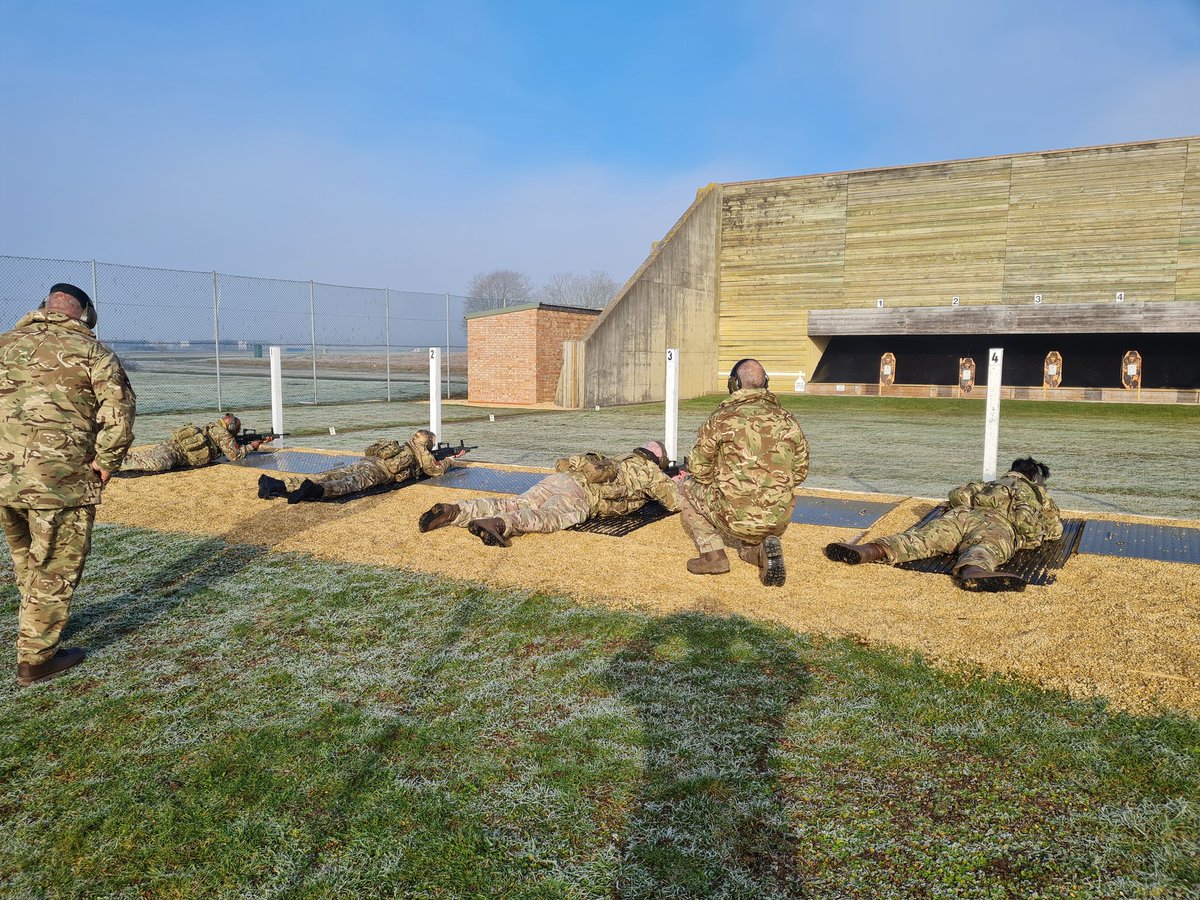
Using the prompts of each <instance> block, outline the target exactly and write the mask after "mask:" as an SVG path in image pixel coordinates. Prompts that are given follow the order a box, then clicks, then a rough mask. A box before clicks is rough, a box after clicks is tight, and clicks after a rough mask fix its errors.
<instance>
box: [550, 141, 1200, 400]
mask: <svg viewBox="0 0 1200 900" xmlns="http://www.w3.org/2000/svg"><path fill="white" fill-rule="evenodd" d="M714 218H715V222H714V221H713V220H714ZM698 236H699V237H700V238H702V239H703V240H713V241H715V246H714V247H712V248H711V249H706V247H705V248H701V250H700V251H697V250H696V249H695V246H694V245H696V242H697V238H698ZM678 240H686V241H688V242H690V244H689V248H690V250H689V252H688V253H686V254H683V256H682V258H683V263H682V265H681V264H679V263H675V264H673V265H672V266H670V267H664V266H663V265H657V266H656V265H655V262H656V260H657V259H658V257H660V256H662V255H663V254H670V253H671V252H672V251H673V249H674V248H673V247H672V242H673V241H678ZM675 255H676V256H679V254H678V253H677V252H676V254H675ZM664 269H668V272H667V277H663V276H662V272H663V270H664ZM648 272H651V273H657V274H656V275H655V277H654V287H655V288H656V290H654V291H649V290H647V285H644V284H642V283H641V282H642V280H643V279H644V278H645V277H646V273H648ZM672 279H674V280H677V281H678V282H679V283H680V285H681V287H686V293H684V292H682V291H680V292H674V291H673V290H672ZM698 290H699V291H700V293H698ZM622 304H626V305H628V306H629V307H631V308H633V307H636V308H637V311H638V312H637V315H634V314H633V313H632V309H624V308H622ZM676 306H679V307H680V308H681V309H684V310H686V316H687V318H688V319H689V321H692V322H701V321H706V317H711V321H712V322H713V323H715V328H712V329H703V331H705V332H706V333H708V334H711V333H714V332H715V336H716V339H715V347H714V346H711V345H709V346H708V347H706V348H703V350H701V349H700V348H697V349H696V350H695V352H693V353H691V354H690V357H691V364H692V370H691V371H689V369H688V366H689V354H686V353H682V354H681V365H682V366H683V369H684V377H683V379H682V382H683V383H684V384H686V385H688V386H689V387H688V388H685V390H684V392H683V393H684V396H688V395H694V394H696V393H702V392H703V391H705V390H717V389H719V386H720V384H721V383H722V381H723V379H724V375H725V374H726V373H727V372H728V369H729V367H730V365H732V363H733V362H734V361H735V360H737V359H739V358H741V357H744V356H756V357H758V358H759V359H760V360H762V361H763V363H764V365H765V366H766V368H767V370H768V371H769V372H771V373H772V375H774V376H775V384H776V385H778V386H780V387H783V386H784V385H785V384H790V381H791V380H792V379H795V378H796V376H797V374H798V373H800V372H804V373H805V375H806V378H807V379H812V378H814V376H815V377H816V378H817V380H818V381H820V378H821V366H822V360H823V357H825V355H826V353H827V352H829V353H830V354H831V355H832V356H837V357H838V358H839V359H841V360H842V362H844V361H845V360H844V359H842V357H844V355H845V354H847V353H850V352H852V350H853V348H854V347H855V346H856V345H857V344H861V345H862V346H864V347H865V346H867V344H868V343H869V344H870V346H871V347H872V348H874V347H876V346H878V342H877V341H875V342H862V341H858V340H857V339H859V338H866V337H875V338H879V337H880V336H893V337H894V339H895V340H896V342H897V346H898V347H900V348H903V347H904V346H905V342H906V341H913V340H916V339H921V340H922V341H923V343H922V346H923V347H925V349H926V351H928V350H929V348H930V347H931V346H934V347H936V346H937V341H934V342H933V343H932V344H930V341H929V339H930V338H936V337H938V336H943V337H945V341H944V342H943V343H944V348H945V353H946V355H947V356H949V355H953V353H954V350H953V348H954V346H955V341H954V340H953V339H951V337H950V336H953V335H973V336H975V337H977V338H983V337H985V336H986V337H989V338H992V339H999V338H1003V337H1006V336H1016V335H1047V336H1050V335H1053V336H1056V338H1059V339H1060V343H1061V342H1062V341H1063V340H1066V341H1068V343H1069V344H1070V343H1071V342H1073V344H1072V345H1071V351H1070V353H1068V354H1067V359H1068V362H1067V366H1066V371H1067V372H1068V373H1070V372H1071V371H1072V370H1071V362H1070V360H1071V359H1072V358H1075V359H1078V358H1080V354H1081V353H1086V352H1087V351H1088V349H1089V347H1090V344H1089V340H1088V337H1087V336H1088V335H1094V334H1107V335H1114V334H1128V335H1137V334H1149V333H1154V334H1157V335H1159V336H1160V338H1159V344H1158V346H1161V347H1163V348H1166V349H1165V351H1164V352H1167V353H1174V354H1175V355H1176V356H1178V357H1180V359H1175V361H1174V363H1173V365H1172V366H1170V367H1168V369H1164V370H1162V373H1160V375H1161V378H1163V379H1167V380H1170V379H1174V380H1177V381H1179V380H1181V379H1182V381H1181V383H1180V384H1178V385H1174V386H1177V387H1192V388H1200V369H1197V370H1196V371H1195V372H1190V373H1189V372H1188V371H1186V369H1187V366H1186V362H1185V361H1183V360H1182V357H1183V356H1185V355H1187V354H1188V353H1192V351H1190V350H1185V349H1184V345H1185V343H1186V344H1187V345H1188V346H1190V345H1191V344H1193V343H1194V340H1195V338H1196V336H1197V333H1198V332H1200V137H1191V138H1177V139H1169V140H1159V141H1146V142H1140V143H1131V144H1119V145H1109V146H1103V147H1089V148H1083V149H1075V150H1063V151H1050V152H1041V153H1025V154H1017V155H1011V156H1000V157H992V158H986V159H971V160H961V161H954V162H940V163H931V164H922V165H911V166H902V167H896V168H886V169H871V170H863V171H855V172H842V173H836V174H822V175H812V176H804V177H797V178H781V179H771V180H763V181H745V182H736V183H729V184H722V185H711V186H709V187H708V188H705V189H704V190H703V191H702V192H701V194H700V195H699V196H698V198H697V201H696V203H695V204H693V205H692V207H691V208H690V209H689V210H688V211H687V212H686V213H685V214H684V216H683V218H681V220H680V222H679V223H677V224H676V225H675V227H674V228H672V230H671V232H670V234H668V236H667V238H666V239H664V241H662V242H659V243H658V244H656V246H655V248H654V249H653V250H652V251H651V255H650V258H649V259H648V260H647V263H646V264H644V265H643V266H642V267H641V269H639V273H638V274H637V275H635V276H634V278H632V279H631V280H630V282H629V284H627V285H626V286H625V288H624V290H623V291H622V293H621V294H620V295H618V297H617V299H616V300H614V301H613V304H611V305H610V307H609V310H608V311H606V313H605V316H603V317H601V319H600V320H599V321H598V322H597V323H595V324H594V325H593V326H592V328H591V329H590V330H589V331H588V333H587V334H585V335H584V337H583V338H582V339H581V341H580V342H579V343H578V345H577V346H576V348H575V354H574V356H575V359H574V363H573V365H574V366H575V367H576V374H575V375H574V376H573V377H574V378H575V379H576V380H577V381H579V382H581V388H582V389H581V391H579V393H580V400H581V401H582V403H581V405H587V404H590V403H593V402H600V400H599V398H601V397H603V398H604V402H614V398H616V397H618V396H627V397H628V399H629V400H630V401H632V400H644V399H647V398H648V396H649V395H652V394H654V393H655V389H656V388H657V387H658V384H661V373H660V374H659V375H658V376H657V377H656V376H654V375H653V374H651V373H647V375H646V376H645V383H643V384H630V383H628V382H630V381H631V380H633V381H636V380H637V379H636V377H635V378H633V379H631V378H630V375H629V373H628V371H627V370H626V372H625V375H624V381H625V382H626V383H625V384H610V383H609V381H610V380H611V379H609V378H607V376H606V373H608V372H612V371H614V370H615V368H618V367H616V366H615V365H614V363H615V360H610V359H607V355H608V354H609V353H611V350H610V349H608V348H612V347H619V346H622V345H625V346H630V345H634V344H636V345H637V346H638V347H639V348H641V347H642V344H644V343H645V341H644V339H640V340H638V341H633V339H632V338H633V336H627V337H628V338H629V343H627V342H626V341H625V340H624V339H623V338H622V336H620V335H617V334H614V333H609V332H613V331H615V330H618V329H619V325H618V323H619V322H622V321H625V322H628V321H634V320H636V321H643V322H644V321H647V320H651V321H658V320H662V321H666V322H670V321H671V319H672V317H673V316H675V315H676V311H675V308H676ZM656 330H657V331H658V332H659V333H660V334H669V333H670V332H671V330H672V329H671V328H670V327H669V325H668V326H667V327H666V328H658V329H656ZM1170 335H1174V336H1176V337H1177V338H1178V340H1177V341H1176V342H1175V343H1172V342H1171V340H1169V339H1168V338H1166V337H1163V336H1170ZM1067 336H1074V337H1073V338H1070V337H1067ZM1185 336H1186V340H1185ZM1017 343H1021V342H1017V341H1015V340H1014V345H1015V344H1017ZM1021 345H1022V346H1026V345H1027V346H1028V348H1029V349H1028V351H1027V352H1028V353H1031V354H1032V353H1037V352H1043V353H1044V351H1040V350H1038V348H1039V347H1040V346H1041V345H1040V344H1039V343H1038V342H1037V341H1024V342H1023V343H1021ZM665 346H667V345H666V344H664V346H663V347H662V348H657V347H656V348H645V349H648V350H649V351H650V352H651V353H653V352H655V351H658V350H661V349H665ZM914 346H915V345H914ZM602 348H604V349H602ZM1130 349H1135V348H1133V347H1131V348H1130ZM593 351H596V352H593ZM872 352H873V351H872ZM895 352H896V353H897V356H898V357H900V360H901V362H900V367H899V372H900V374H901V375H904V374H905V366H904V356H903V354H902V352H901V350H896V351H895ZM1023 352H1024V351H1023ZM1105 352H1107V351H1105ZM1192 355H1193V356H1194V355H1195V354H1194V353H1192ZM593 357H594V358H593ZM877 361H878V358H877V357H876V358H875V362H877ZM825 362H826V364H827V366H826V367H827V368H828V366H829V365H832V364H833V363H832V362H831V360H829V359H826V360H825ZM1147 366H1148V369H1147V371H1148V373H1149V371H1150V369H1149V363H1148V364H1147ZM696 367H704V370H697V369H696ZM651 368H653V367H651ZM1076 371H1078V369H1076ZM1168 371H1169V373H1170V374H1167V372H1168ZM1113 372H1114V377H1115V373H1116V372H1117V365H1116V363H1114V364H1113ZM908 374H909V375H913V374H914V373H913V372H912V370H911V368H910V370H909V373H908ZM915 374H918V375H920V373H915ZM922 377H923V376H922ZM940 377H941V376H939V378H940ZM946 377H947V378H949V375H948V374H947V376H946ZM937 380H938V379H937V378H934V379H931V380H930V381H929V383H936V382H937ZM949 380H950V381H951V383H952V379H949ZM1188 381H1196V382H1197V383H1196V384H1190V383H1189V384H1184V383H1182V382H1188ZM655 382H657V383H655ZM697 385H701V387H699V388H697V387H696V386H697ZM1162 386H1164V387H1171V386H1172V385H1169V384H1163V385H1162Z"/></svg>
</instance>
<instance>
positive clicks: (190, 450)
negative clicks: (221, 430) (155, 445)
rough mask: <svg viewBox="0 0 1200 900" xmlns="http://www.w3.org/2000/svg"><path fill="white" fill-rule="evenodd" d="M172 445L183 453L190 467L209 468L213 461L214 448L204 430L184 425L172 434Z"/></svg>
mask: <svg viewBox="0 0 1200 900" xmlns="http://www.w3.org/2000/svg"><path fill="white" fill-rule="evenodd" d="M171 443H173V444H174V445H175V446H176V447H178V448H179V449H180V450H182V451H183V456H184V458H185V459H186V460H187V462H188V465H189V466H207V465H208V464H209V463H210V462H212V461H213V459H214V457H213V448H212V447H211V446H210V445H209V440H208V437H207V436H206V435H205V434H204V431H203V429H200V428H197V427H196V426H195V425H184V426H183V427H182V428H176V429H175V430H174V431H172V432H171Z"/></svg>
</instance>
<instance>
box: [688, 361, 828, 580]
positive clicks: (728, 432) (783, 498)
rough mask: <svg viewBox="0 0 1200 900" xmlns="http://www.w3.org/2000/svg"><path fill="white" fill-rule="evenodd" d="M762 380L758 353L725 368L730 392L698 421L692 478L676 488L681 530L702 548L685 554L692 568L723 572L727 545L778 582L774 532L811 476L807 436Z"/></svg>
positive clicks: (779, 554)
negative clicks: (693, 555) (692, 554)
mask: <svg viewBox="0 0 1200 900" xmlns="http://www.w3.org/2000/svg"><path fill="white" fill-rule="evenodd" d="M767 385H768V379H767V373H766V371H765V370H764V369H763V367H762V364H761V363H760V362H759V361H758V360H756V359H740V360H738V361H737V362H736V363H734V365H733V369H731V370H730V372H729V382H728V386H729V394H730V396H729V397H728V398H727V399H725V400H723V401H722V402H721V405H720V406H718V407H717V409H716V411H714V412H713V414H712V415H711V416H710V417H709V419H708V421H707V422H705V423H704V424H703V425H701V426H700V431H699V434H698V435H697V437H696V447H695V449H693V450H692V454H691V456H690V457H689V463H688V470H689V473H690V475H691V477H690V478H688V479H686V480H685V481H683V482H682V483H681V484H680V489H679V506H680V513H681V518H682V520H683V529H684V531H686V532H687V534H688V537H690V538H691V539H692V542H693V543H695V545H696V549H697V550H699V551H700V555H699V556H698V557H696V558H694V559H689V560H688V564H687V570H688V571H689V572H691V573H692V574H693V575H723V574H724V573H726V572H728V571H729V557H728V556H726V555H725V545H726V544H728V545H729V546H731V547H736V548H737V551H738V556H740V557H741V558H742V559H743V560H745V561H746V562H748V563H750V564H751V565H755V566H758V577H759V581H761V582H762V583H763V584H765V585H770V586H773V587H778V586H780V585H782V584H783V582H784V579H785V577H786V574H787V573H786V571H785V570H784V565H783V545H782V543H781V542H780V540H779V537H780V535H782V534H783V532H784V530H785V529H786V528H787V526H788V522H789V521H790V520H791V517H792V507H794V506H795V504H796V488H797V487H799V485H800V483H801V482H802V481H804V479H805V478H806V477H807V476H808V442H807V441H806V440H805V439H804V432H803V431H801V429H800V423H799V422H797V421H796V418H795V416H793V415H792V414H791V413H789V412H788V411H787V410H785V409H784V408H783V407H781V406H780V405H779V401H778V400H776V399H775V395H774V394H772V393H771V392H770V391H769V390H767Z"/></svg>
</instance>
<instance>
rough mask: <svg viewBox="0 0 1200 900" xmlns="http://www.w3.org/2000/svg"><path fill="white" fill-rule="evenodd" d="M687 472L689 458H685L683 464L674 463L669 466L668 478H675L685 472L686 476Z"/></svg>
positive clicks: (667, 470)
mask: <svg viewBox="0 0 1200 900" xmlns="http://www.w3.org/2000/svg"><path fill="white" fill-rule="evenodd" d="M687 470H688V458H687V457H686V456H685V457H684V458H683V462H678V463H677V462H672V463H671V464H670V465H668V466H667V469H666V472H667V477H668V478H674V477H675V476H676V475H678V474H679V473H680V472H683V473H685V474H686V473H687Z"/></svg>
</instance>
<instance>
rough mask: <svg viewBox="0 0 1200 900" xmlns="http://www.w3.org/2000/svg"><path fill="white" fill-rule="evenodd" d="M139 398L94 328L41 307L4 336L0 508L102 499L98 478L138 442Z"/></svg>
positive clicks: (0, 342)
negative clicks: (135, 429)
mask: <svg viewBox="0 0 1200 900" xmlns="http://www.w3.org/2000/svg"><path fill="white" fill-rule="evenodd" d="M136 402H137V398H136V397H135V395H134V393H133V388H132V387H131V386H130V384H129V379H128V378H126V376H125V370H124V369H123V368H121V361H120V360H119V359H117V356H116V354H114V353H113V352H112V351H111V350H109V349H108V348H107V347H105V346H103V345H102V344H101V343H100V342H99V341H97V340H96V336H95V335H94V334H92V332H91V330H90V329H89V328H88V327H87V326H86V325H84V324H83V323H82V322H80V321H79V320H78V319H73V318H71V317H70V316H67V315H64V314H63V313H60V312H49V311H46V310H38V311H36V312H32V313H30V314H29V315H27V316H25V317H24V318H23V319H21V321H20V322H18V323H17V326H16V328H14V329H13V330H12V331H9V332H6V333H5V334H3V335H0V505H4V506H17V507H24V508H27V509H58V508H62V507H69V506H90V505H93V504H96V503H99V502H100V478H99V476H97V475H96V473H95V472H94V471H93V470H92V467H91V465H90V464H91V463H92V462H93V461H95V463H96V465H98V466H100V468H102V469H105V470H106V471H109V472H115V471H116V470H117V469H119V468H120V467H121V460H122V459H124V458H125V452H126V451H127V450H128V449H129V445H130V444H131V443H132V442H133V419H134V415H135V413H136Z"/></svg>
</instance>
